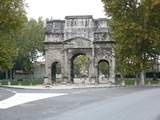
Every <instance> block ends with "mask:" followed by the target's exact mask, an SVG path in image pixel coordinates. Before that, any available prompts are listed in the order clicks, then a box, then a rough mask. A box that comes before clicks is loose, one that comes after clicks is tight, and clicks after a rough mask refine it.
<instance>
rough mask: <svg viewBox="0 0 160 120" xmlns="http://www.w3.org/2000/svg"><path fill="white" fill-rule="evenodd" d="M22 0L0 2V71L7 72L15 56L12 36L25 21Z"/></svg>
mask: <svg viewBox="0 0 160 120" xmlns="http://www.w3.org/2000/svg"><path fill="white" fill-rule="evenodd" d="M24 7H25V5H24V1H23V0H1V1H0V70H5V71H7V70H9V69H11V68H12V66H13V60H14V59H15V57H16V55H17V49H16V46H15V45H16V44H15V39H14V34H15V33H16V32H17V31H19V30H20V29H21V27H22V26H23V23H24V22H25V20H26V13H25V9H24Z"/></svg>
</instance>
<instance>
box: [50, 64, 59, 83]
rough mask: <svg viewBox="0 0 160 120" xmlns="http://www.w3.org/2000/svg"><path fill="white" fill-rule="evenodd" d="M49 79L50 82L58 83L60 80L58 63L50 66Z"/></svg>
mask: <svg viewBox="0 0 160 120" xmlns="http://www.w3.org/2000/svg"><path fill="white" fill-rule="evenodd" d="M51 79H52V82H58V81H59V80H61V64H60V63H59V62H54V63H53V64H52V68H51Z"/></svg>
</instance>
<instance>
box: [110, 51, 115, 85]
mask: <svg viewBox="0 0 160 120" xmlns="http://www.w3.org/2000/svg"><path fill="white" fill-rule="evenodd" d="M109 81H110V82H112V83H115V57H114V53H113V51H112V58H111V62H110V78H109Z"/></svg>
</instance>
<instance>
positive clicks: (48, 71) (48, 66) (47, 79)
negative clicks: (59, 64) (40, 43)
mask: <svg viewBox="0 0 160 120" xmlns="http://www.w3.org/2000/svg"><path fill="white" fill-rule="evenodd" d="M45 51H46V55H45V59H46V61H45V71H46V75H45V76H44V84H52V80H51V64H50V62H49V61H48V53H47V50H45Z"/></svg>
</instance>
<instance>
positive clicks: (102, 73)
mask: <svg viewBox="0 0 160 120" xmlns="http://www.w3.org/2000/svg"><path fill="white" fill-rule="evenodd" d="M109 77H110V68H109V62H108V61H107V60H104V59H103V60H100V61H99V62H98V80H99V82H101V81H106V80H109ZM106 82H107V81H106Z"/></svg>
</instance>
